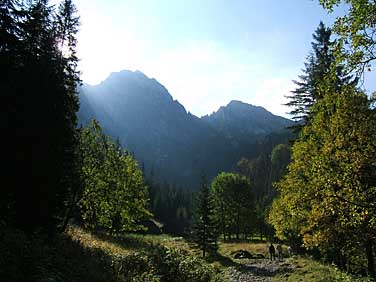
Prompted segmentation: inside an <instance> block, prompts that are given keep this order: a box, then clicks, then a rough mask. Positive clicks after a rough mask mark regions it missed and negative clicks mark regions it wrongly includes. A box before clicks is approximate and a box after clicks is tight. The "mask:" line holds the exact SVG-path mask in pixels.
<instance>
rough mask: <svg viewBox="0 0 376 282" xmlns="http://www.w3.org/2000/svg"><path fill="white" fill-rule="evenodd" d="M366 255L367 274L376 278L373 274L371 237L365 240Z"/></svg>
mask: <svg viewBox="0 0 376 282" xmlns="http://www.w3.org/2000/svg"><path fill="white" fill-rule="evenodd" d="M366 256H367V262H368V267H367V270H368V275H369V276H371V277H372V278H376V275H375V261H374V257H373V244H372V239H371V238H368V239H367V241H366Z"/></svg>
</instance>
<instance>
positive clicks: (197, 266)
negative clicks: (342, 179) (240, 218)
mask: <svg viewBox="0 0 376 282" xmlns="http://www.w3.org/2000/svg"><path fill="white" fill-rule="evenodd" d="M0 235H1V236H0V238H2V240H0V277H2V278H4V280H2V281H22V282H24V281H56V282H60V281H61V282H62V281H72V282H74V281H77V282H89V281H90V282H95V281H98V282H102V281H103V282H104V281H106V282H111V281H113V282H127V281H132V282H237V281H239V282H276V281H281V282H298V281H304V282H350V281H358V282H361V281H364V282H365V281H367V280H364V279H363V280H354V279H353V277H349V276H348V275H346V274H344V273H342V272H340V271H338V270H336V269H335V268H334V267H333V266H328V265H323V264H321V263H319V262H316V261H314V260H312V259H310V258H306V257H300V256H292V257H287V258H284V259H283V260H282V261H273V262H271V261H269V260H268V259H267V248H266V246H267V244H266V242H258V243H257V242H252V243H250V242H226V243H223V242H221V243H220V244H219V251H218V255H217V256H216V257H214V258H208V259H206V260H202V259H201V257H200V255H201V252H200V251H199V250H197V249H195V248H194V246H192V245H191V244H190V243H189V242H187V241H186V240H185V239H184V238H182V237H171V236H168V235H130V234H122V235H117V236H111V235H109V234H105V233H102V234H96V235H94V234H92V233H90V232H88V231H85V230H83V229H81V228H79V227H73V226H71V227H69V229H68V230H67V232H66V233H65V234H61V235H59V236H57V237H56V238H55V239H53V240H52V241H48V240H46V239H43V238H40V237H35V238H27V237H25V236H24V235H23V234H22V233H21V232H19V231H17V230H13V229H4V230H2V231H1V232H0ZM239 250H244V251H247V252H249V253H250V254H252V255H253V257H256V256H257V257H261V258H258V259H235V258H234V253H235V252H237V251H239ZM262 257H265V258H262Z"/></svg>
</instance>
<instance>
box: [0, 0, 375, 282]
mask: <svg viewBox="0 0 376 282" xmlns="http://www.w3.org/2000/svg"><path fill="white" fill-rule="evenodd" d="M317 2H318V3H317V5H321V6H322V7H323V8H324V9H325V10H326V11H327V12H329V13H331V12H333V11H334V10H335V9H336V7H337V6H338V5H339V4H344V3H345V4H346V5H347V7H348V9H347V10H346V13H345V14H344V15H342V16H339V17H337V19H336V21H335V23H334V24H333V26H326V25H325V24H324V23H323V22H320V24H319V25H318V27H317V29H316V30H315V31H313V39H312V42H311V52H310V53H309V54H308V55H307V57H306V61H305V62H304V69H303V70H302V74H301V75H299V76H298V77H297V79H296V80H295V81H294V82H293V83H294V86H295V89H294V90H292V91H291V92H290V94H289V96H288V97H287V98H288V101H289V102H288V104H287V106H289V109H290V115H291V117H292V119H293V121H294V123H293V126H291V127H290V128H289V130H290V131H291V136H292V138H291V140H289V142H286V143H281V144H278V145H276V144H274V143H273V142H274V141H273V140H271V139H272V137H270V140H268V139H264V141H263V142H260V143H259V144H258V148H257V150H256V151H257V156H256V157H254V158H247V157H246V156H244V157H242V158H240V159H239V160H238V161H237V163H236V164H234V166H233V169H232V170H231V171H224V172H221V173H219V174H218V175H216V176H215V177H213V178H212V179H209V178H208V175H206V173H205V170H203V171H202V173H201V181H200V185H199V187H194V188H193V189H185V188H184V187H179V185H178V184H175V183H168V181H163V180H161V179H160V178H159V177H158V175H155V174H154V172H153V170H152V169H151V170H148V171H147V170H145V169H144V167H143V164H142V163H139V162H137V160H136V159H137V158H136V157H137V156H135V155H134V154H133V153H132V152H131V151H129V150H128V149H127V148H123V147H122V146H121V143H120V141H119V140H116V138H113V137H110V136H109V135H106V134H105V133H104V130H103V129H102V127H101V124H100V123H99V122H98V121H97V120H95V119H93V120H91V121H90V122H89V123H88V124H87V125H85V126H81V125H80V124H79V122H78V117H77V112H78V110H79V107H80V101H79V96H78V87H79V86H80V85H81V83H82V81H81V79H80V70H79V58H78V55H77V40H78V39H77V34H78V32H79V27H80V17H79V11H77V9H76V6H75V4H74V1H73V0H62V1H61V2H60V3H59V4H57V5H51V4H50V3H49V1H48V0H30V1H21V0H1V1H0V69H1V76H0V93H1V97H2V102H1V121H2V122H1V128H2V136H3V138H2V139H3V141H4V142H5V143H3V144H4V146H3V148H4V150H3V155H2V160H3V168H2V171H3V172H2V175H3V176H4V177H3V179H4V181H3V182H2V185H1V187H2V188H1V197H0V278H1V279H0V280H2V281H161V282H162V281H182V282H183V281H208V282H209V281H375V279H376V270H375V265H376V262H375V254H376V246H375V245H376V206H375V205H376V110H375V105H376V104H375V103H376V100H375V95H374V94H372V95H371V94H369V93H367V92H366V91H365V90H364V88H363V81H364V76H365V75H366V74H367V73H370V74H371V75H374V69H373V67H374V61H375V59H376V56H375V46H376V16H375V15H376V3H375V2H374V1H371V0H320V1H317ZM103 55H105V54H103ZM123 122H126V121H123ZM272 145H273V146H272ZM270 147H272V148H270ZM270 243H275V244H276V245H277V244H281V245H283V252H284V254H285V256H286V257H285V258H284V259H285V262H286V263H285V264H283V263H282V262H281V261H280V260H279V261H278V262H276V261H275V262H269V260H268V259H267V258H268V255H269V252H268V250H267V245H269V244H270ZM244 250H248V251H249V252H250V253H253V254H249V255H250V257H251V259H253V261H252V262H244V261H243V260H238V258H237V257H236V255H234V254H235V253H239V252H240V251H243V254H244V252H245V251H244ZM287 250H289V251H287ZM233 251H234V252H233ZM252 265H253V266H252ZM307 265H309V266H307ZM313 266H314V267H313ZM306 267H307V269H308V270H306ZM299 268H302V269H304V271H302V270H299ZM255 269H256V270H257V271H255ZM315 269H316V270H315ZM315 271H316V272H315ZM307 272H308V273H313V274H312V275H311V276H312V277H313V278H312V277H311V278H309V279H311V280H308V276H307V277H306V276H304V275H306V273H307ZM320 272H321V274H320ZM260 273H266V274H265V275H261V274H260ZM242 275H244V277H245V278H241V277H243V276H242ZM315 275H324V277H321V279H322V280H320V279H319V278H317V279H316V278H315V277H316V276H315ZM317 277H319V276H317ZM242 279H243V280H242ZM254 279H262V280H254ZM272 279H273V280H272ZM294 279H296V280H294ZM298 279H307V280H298ZM315 279H316V280H315Z"/></svg>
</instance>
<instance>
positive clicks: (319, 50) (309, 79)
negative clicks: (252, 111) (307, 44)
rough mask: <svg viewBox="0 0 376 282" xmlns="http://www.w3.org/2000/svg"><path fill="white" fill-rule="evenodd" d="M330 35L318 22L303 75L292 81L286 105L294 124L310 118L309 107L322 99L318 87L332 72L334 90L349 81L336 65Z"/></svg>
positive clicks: (298, 126) (322, 24)
mask: <svg viewBox="0 0 376 282" xmlns="http://www.w3.org/2000/svg"><path fill="white" fill-rule="evenodd" d="M331 33H332V32H331V30H330V28H327V27H325V25H324V23H323V22H320V24H319V26H318V28H317V29H316V31H315V33H314V34H313V42H312V43H311V45H312V52H311V53H310V54H309V56H308V57H307V62H306V63H305V64H304V65H305V68H304V70H303V74H302V75H300V76H299V80H294V81H293V82H294V84H295V85H296V86H297V88H296V89H295V90H293V91H291V95H289V96H287V98H288V99H289V102H288V103H287V104H286V105H287V106H289V107H291V108H292V110H291V111H290V115H292V117H293V119H294V120H295V121H296V122H301V121H303V124H304V123H307V121H308V120H309V118H310V116H311V107H312V106H313V104H314V103H315V102H316V101H317V100H319V99H321V98H322V97H321V96H320V91H319V89H318V86H319V84H320V82H321V81H322V80H323V79H324V77H325V76H326V75H328V74H329V73H330V72H331V71H334V72H335V74H336V76H337V79H336V80H335V81H334V83H335V84H336V88H340V87H341V85H343V84H346V83H348V82H349V81H350V79H351V77H349V76H345V75H343V73H342V67H341V66H339V65H336V61H335V57H334V54H333V47H332V46H333V41H331V40H330V37H331ZM301 127H302V124H301V125H297V126H295V127H294V128H295V129H297V130H298V131H299V130H300V129H301Z"/></svg>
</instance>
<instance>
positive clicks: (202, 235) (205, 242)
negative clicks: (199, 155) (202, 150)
mask: <svg viewBox="0 0 376 282" xmlns="http://www.w3.org/2000/svg"><path fill="white" fill-rule="evenodd" d="M193 220H194V221H193V226H192V233H193V234H192V235H193V241H194V242H195V243H196V245H197V246H198V247H199V248H200V250H202V256H203V257H205V255H206V253H209V254H214V253H215V252H216V251H217V249H218V245H217V238H218V224H217V222H216V219H215V216H214V202H213V198H212V196H211V194H210V188H209V185H208V183H207V180H206V178H205V177H203V178H202V183H201V189H200V191H199V193H198V195H197V199H196V210H195V214H194V217H193Z"/></svg>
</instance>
